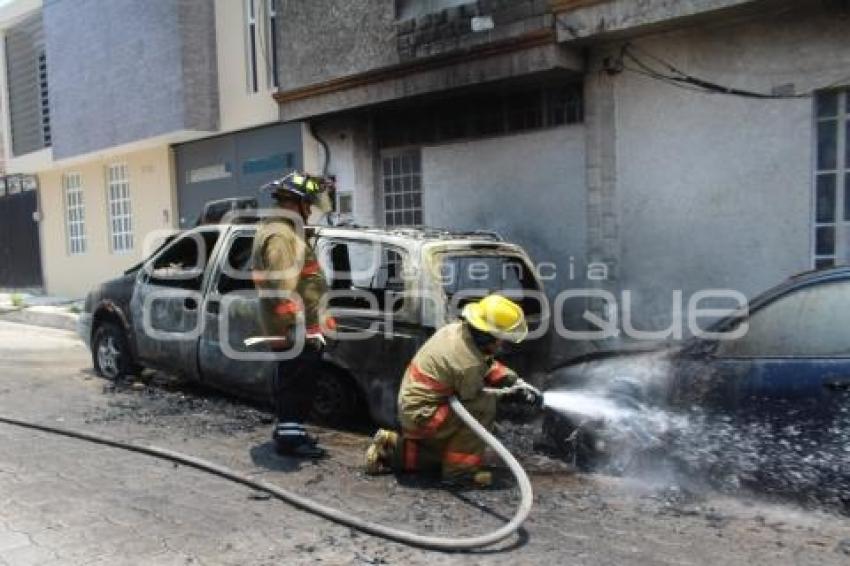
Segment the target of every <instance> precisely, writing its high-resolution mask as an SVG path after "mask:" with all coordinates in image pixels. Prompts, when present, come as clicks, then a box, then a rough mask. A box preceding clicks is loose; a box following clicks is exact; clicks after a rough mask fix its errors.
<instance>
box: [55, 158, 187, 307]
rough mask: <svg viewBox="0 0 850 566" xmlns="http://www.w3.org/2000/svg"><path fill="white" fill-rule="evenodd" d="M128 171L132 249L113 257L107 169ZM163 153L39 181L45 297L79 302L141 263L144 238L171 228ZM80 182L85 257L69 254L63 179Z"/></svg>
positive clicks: (98, 163) (94, 164)
mask: <svg viewBox="0 0 850 566" xmlns="http://www.w3.org/2000/svg"><path fill="white" fill-rule="evenodd" d="M119 162H123V163H126V164H127V165H128V168H129V178H130V198H131V203H132V204H131V206H132V213H133V237H134V247H133V249H132V250H131V251H130V252H127V253H113V252H112V251H111V249H110V241H109V237H110V236H109V224H108V222H109V212H108V206H107V187H106V180H105V172H106V168H107V167H108V166H109V165H110V164H112V163H119ZM169 162H170V150H169V149H168V148H167V147H164V146H163V147H161V148H157V149H151V150H146V151H140V152H136V153H131V154H128V155H124V156H120V157H116V158H114V159H109V160H91V161H87V162H85V163H81V164H78V165H75V166H73V167H69V168H68V169H56V170H52V171H48V172H45V173H42V174H40V175H39V200H40V206H41V212H42V219H41V222H40V223H39V229H40V230H41V254H42V266H43V268H44V279H45V281H44V284H45V289H46V292H47V293H48V294H51V295H61V296H67V297H82V296H84V295H85V293H86V292H88V290H89V289H90V288H91V287H92V286H93V285H95V284H97V283H100V282H103V281H105V280H106V279H110V278H112V277H116V276H117V275H120V273H121V271H123V270H124V269H126V268H128V267H130V266H131V265H133V264H135V263H137V262H138V261H139V260H140V259H141V254H142V248H143V242H144V239H145V236H146V235H147V234H149V233H150V232H151V231H153V230H158V229H168V228H171V227H172V225H173V222H174V219H173V217H172V213H171V210H173V207H172V199H173V196H172V195H173V191H172V179H171V173H170V166H169ZM68 172H73V173H79V174H80V175H81V177H82V186H83V199H84V203H85V224H86V226H85V227H86V237H87V250H86V253H84V254H80V255H70V254H69V253H68V243H67V232H66V222H65V218H66V216H65V202H64V198H63V196H64V195H63V190H62V174H63V173H68Z"/></svg>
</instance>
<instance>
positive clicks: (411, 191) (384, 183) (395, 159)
mask: <svg viewBox="0 0 850 566" xmlns="http://www.w3.org/2000/svg"><path fill="white" fill-rule="evenodd" d="M404 158H409V159H412V164H411V171H409V172H405V171H404V169H403V165H402V164H403V160H404ZM388 160H389V162H390V171H389V173H387V169H386V167H387V161H388ZM416 163H418V164H419V168H418V170H414V169H415V164H416ZM380 173H381V175H380V179H381V186H380V188H381V190H380V194H381V216H382V219H383V222H384V225H385V226H421V225H422V224H424V222H425V220H424V215H425V212H424V209H423V202H422V201H423V186H422V150H421V148H419V147H405V148H398V149H392V150H384V151H382V152H381V163H380ZM417 195H418V197H419V198H418V201H419V205H418V206H417V205H416V204H415V200H416V196H417ZM390 199H392V201H393V202H392V204H390V202H391V201H390ZM399 201H400V202H399ZM396 203H399V204H396ZM406 218H410V222H407V221H406ZM399 220H400V221H399Z"/></svg>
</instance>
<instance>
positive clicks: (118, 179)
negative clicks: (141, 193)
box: [107, 163, 133, 253]
mask: <svg viewBox="0 0 850 566" xmlns="http://www.w3.org/2000/svg"><path fill="white" fill-rule="evenodd" d="M107 175H108V177H107V190H108V191H109V228H110V239H111V242H112V251H113V252H118V253H121V252H126V251H129V250H132V249H133V213H132V208H131V206H130V179H129V176H128V173H127V165H126V164H124V163H120V164H115V165H110V166H109V168H108V173H107Z"/></svg>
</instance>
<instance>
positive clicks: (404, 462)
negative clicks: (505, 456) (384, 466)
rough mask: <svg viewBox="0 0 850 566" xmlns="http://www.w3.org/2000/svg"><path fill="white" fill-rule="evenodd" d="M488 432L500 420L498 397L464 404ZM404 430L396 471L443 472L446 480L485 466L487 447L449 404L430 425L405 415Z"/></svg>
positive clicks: (395, 453) (397, 446) (482, 397)
mask: <svg viewBox="0 0 850 566" xmlns="http://www.w3.org/2000/svg"><path fill="white" fill-rule="evenodd" d="M463 405H464V407H466V409H467V410H468V411H469V412H470V413H471V414H472V416H473V417H475V419H476V420H477V421H478V422H480V423H481V424H482V425H483V426H484V427H485V428H487V429H488V430H490V429H491V427H492V425H493V420H494V419H495V418H496V398H495V397H494V396H492V395H487V394H481V395H479V396H478V397H475V398H474V399H471V400H469V401H464V402H463ZM401 422H402V431H401V434H400V435H399V436H398V437H397V440H396V443H395V447H394V450H393V454H392V455H391V458H390V462H391V465H392V467H393V469H395V470H396V471H402V472H440V473H441V474H442V476H443V478H446V479H451V478H453V477H458V476H465V475H467V474H469V473H472V472H475V471H477V470H478V469H479V468H480V467H481V464H482V457H483V455H484V449H485V444H484V441H483V440H481V439H480V438H478V436H476V435H475V433H474V432H473V431H472V429H470V428H469V427H468V426H466V424H465V423H464V422H463V421H462V420H460V417H458V416H457V415H456V414H454V411H452V410H451V407H449V405H448V403H446V404H444V405H440V406H439V407H438V408H437V411H436V412H435V413H434V415H433V416H432V417H431V418H430V419H429V420H428V421H426V422H415V420H414V419H412V418H409V417H408V416H407V415H401Z"/></svg>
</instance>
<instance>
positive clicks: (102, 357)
mask: <svg viewBox="0 0 850 566" xmlns="http://www.w3.org/2000/svg"><path fill="white" fill-rule="evenodd" d="M97 363H98V366H99V367H100V371H101V373H103V376H104V377H107V378H109V379H116V378H117V377H118V374H119V373H120V368H121V348H120V346H119V345H118V341H117V340H116V339H115V336H113V335H111V334H107V335H106V336H104V337H103V338H102V339H101V340H100V342H99V343H98V345H97Z"/></svg>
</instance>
